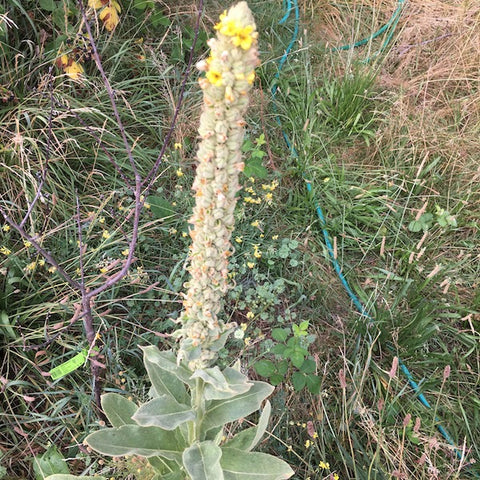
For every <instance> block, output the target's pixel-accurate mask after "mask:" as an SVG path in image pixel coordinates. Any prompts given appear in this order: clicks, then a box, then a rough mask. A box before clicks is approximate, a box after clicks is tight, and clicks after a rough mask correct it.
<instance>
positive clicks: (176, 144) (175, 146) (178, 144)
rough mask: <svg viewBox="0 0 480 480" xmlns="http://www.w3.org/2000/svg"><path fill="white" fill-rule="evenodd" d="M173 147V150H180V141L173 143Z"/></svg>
mask: <svg viewBox="0 0 480 480" xmlns="http://www.w3.org/2000/svg"><path fill="white" fill-rule="evenodd" d="M173 148H174V149H175V150H180V149H181V148H182V144H181V143H174V144H173Z"/></svg>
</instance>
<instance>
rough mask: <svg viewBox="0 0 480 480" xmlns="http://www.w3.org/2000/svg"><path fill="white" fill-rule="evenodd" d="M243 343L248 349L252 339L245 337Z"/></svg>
mask: <svg viewBox="0 0 480 480" xmlns="http://www.w3.org/2000/svg"><path fill="white" fill-rule="evenodd" d="M243 342H244V343H245V346H246V347H248V346H249V345H250V343H251V342H252V339H251V338H250V337H245V338H244V340H243Z"/></svg>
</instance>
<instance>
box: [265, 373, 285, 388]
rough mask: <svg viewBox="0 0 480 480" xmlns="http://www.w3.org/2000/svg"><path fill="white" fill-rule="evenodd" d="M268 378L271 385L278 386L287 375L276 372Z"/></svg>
mask: <svg viewBox="0 0 480 480" xmlns="http://www.w3.org/2000/svg"><path fill="white" fill-rule="evenodd" d="M268 380H269V382H270V384H271V385H273V386H275V387H276V386H277V385H280V384H281V383H282V382H283V381H284V380H285V376H284V375H281V374H280V373H274V374H273V375H272V376H271V377H270V378H269V379H268Z"/></svg>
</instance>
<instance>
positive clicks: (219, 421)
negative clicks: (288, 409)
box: [202, 382, 274, 432]
mask: <svg viewBox="0 0 480 480" xmlns="http://www.w3.org/2000/svg"><path fill="white" fill-rule="evenodd" d="M252 383H253V385H252V387H251V388H250V389H249V390H248V392H245V393H242V394H241V395H237V396H236V397H232V398H228V399H225V400H213V401H211V402H208V403H207V407H206V413H205V417H204V419H203V423H202V429H203V431H204V432H207V431H208V430H210V429H211V428H214V427H218V426H220V425H225V424H226V423H229V422H233V421H235V420H238V419H240V418H244V417H246V416H247V415H249V414H250V413H252V412H254V411H255V410H258V409H259V408H260V405H261V403H262V402H263V400H265V398H267V397H268V396H269V395H270V394H271V393H272V392H273V389H274V388H273V387H272V386H271V385H269V384H268V383H265V382H252Z"/></svg>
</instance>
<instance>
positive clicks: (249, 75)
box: [247, 72, 255, 85]
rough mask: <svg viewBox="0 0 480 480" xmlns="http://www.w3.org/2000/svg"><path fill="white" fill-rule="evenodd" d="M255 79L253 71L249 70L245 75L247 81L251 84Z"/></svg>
mask: <svg viewBox="0 0 480 480" xmlns="http://www.w3.org/2000/svg"><path fill="white" fill-rule="evenodd" d="M254 80H255V72H250V73H249V74H248V76H247V82H248V83H249V84H250V85H251V84H252V83H253V82H254Z"/></svg>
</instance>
